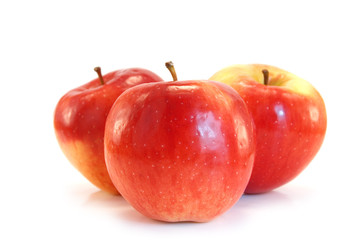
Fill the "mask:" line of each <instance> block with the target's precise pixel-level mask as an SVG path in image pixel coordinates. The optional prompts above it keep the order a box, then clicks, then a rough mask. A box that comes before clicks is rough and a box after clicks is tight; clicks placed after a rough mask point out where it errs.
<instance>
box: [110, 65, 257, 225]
mask: <svg viewBox="0 0 361 240" xmlns="http://www.w3.org/2000/svg"><path fill="white" fill-rule="evenodd" d="M167 66H168V68H170V70H171V72H172V75H173V76H174V80H176V75H175V72H174V69H173V68H172V65H171V63H167ZM104 141H105V159H106V164H107V168H108V171H109V174H110V177H111V179H112V180H113V183H114V185H115V186H116V188H117V189H118V191H119V192H120V193H121V194H122V196H123V197H124V198H125V199H126V200H127V201H128V202H129V203H130V204H131V205H132V206H133V207H134V208H135V209H136V210H138V211H139V212H140V213H142V214H144V215H145V216H148V217H150V218H152V219H156V220H161V221H167V222H179V221H195V222H204V221H209V220H211V219H213V218H214V217H216V216H218V215H220V214H222V213H224V212H225V211H226V210H227V209H229V208H230V207H231V206H232V205H234V204H235V203H236V202H237V200H238V199H239V198H240V197H241V195H242V194H243V192H244V189H245V187H246V185H247V183H248V180H249V177H250V174H251V169H252V166H253V159H254V151H255V143H254V136H253V125H252V120H251V117H250V115H249V113H248V111H247V109H246V105H245V103H244V102H243V100H242V99H241V97H240V96H239V95H238V94H237V92H236V91H234V90H233V89H232V88H231V87H229V86H227V85H225V84H221V83H216V82H211V81H196V80H195V81H173V82H163V83H149V84H143V85H140V86H137V87H134V88H131V89H129V90H127V91H125V92H124V93H123V94H122V95H121V96H120V97H119V98H118V99H117V101H116V102H115V103H114V105H113V107H112V109H111V110H110V113H109V115H108V119H107V122H106V127H105V139H104Z"/></svg>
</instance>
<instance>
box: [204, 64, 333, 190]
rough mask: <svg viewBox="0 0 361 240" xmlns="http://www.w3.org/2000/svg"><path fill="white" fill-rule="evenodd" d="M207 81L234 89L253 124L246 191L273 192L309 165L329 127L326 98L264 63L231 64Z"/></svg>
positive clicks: (301, 80) (294, 78) (293, 77)
mask: <svg viewBox="0 0 361 240" xmlns="http://www.w3.org/2000/svg"><path fill="white" fill-rule="evenodd" d="M210 80H213V81H219V82H222V83H226V84H228V85H230V86H231V87H233V88H234V89H235V90H236V91H237V92H238V93H239V95H240V96H241V97H242V98H243V99H244V101H245V102H246V105H247V107H248V110H249V111H250V113H251V115H252V118H253V121H254V124H255V132H256V156H255V162H254V167H253V171H252V175H251V178H250V182H249V183H248V186H247V188H246V190H245V191H246V193H263V192H268V191H271V190H273V189H275V188H277V187H280V186H282V185H284V184H286V183H287V182H289V181H291V180H292V179H294V178H295V177H296V176H297V175H299V174H300V173H301V172H302V171H303V170H304V169H305V168H306V167H307V166H308V164H309V163H310V162H311V161H312V159H313V158H314V157H315V155H316V154H317V152H318V151H319V149H320V147H321V145H322V142H323V140H324V137H325V133H326V128H327V115H326V107H325V104H324V101H323V99H322V97H321V95H320V94H319V92H318V91H317V90H316V89H315V88H314V87H313V86H312V85H311V84H310V83H309V82H307V81H306V80H304V79H302V78H300V77H298V76H296V75H294V74H292V73H289V72H287V71H285V70H282V69H280V68H277V67H274V66H269V65H264V64H249V65H233V66H230V67H227V68H224V69H222V70H220V71H218V72H217V73H215V74H214V75H213V76H212V77H211V78H210Z"/></svg>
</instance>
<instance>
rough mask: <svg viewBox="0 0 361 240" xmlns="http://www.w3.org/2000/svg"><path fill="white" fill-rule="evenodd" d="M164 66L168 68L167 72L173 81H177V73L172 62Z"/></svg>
mask: <svg viewBox="0 0 361 240" xmlns="http://www.w3.org/2000/svg"><path fill="white" fill-rule="evenodd" d="M165 66H166V67H167V68H168V70H169V72H170V73H171V74H172V78H173V81H174V82H175V81H177V80H178V79H177V73H176V72H175V68H174V64H173V63H172V61H169V62H166V63H165Z"/></svg>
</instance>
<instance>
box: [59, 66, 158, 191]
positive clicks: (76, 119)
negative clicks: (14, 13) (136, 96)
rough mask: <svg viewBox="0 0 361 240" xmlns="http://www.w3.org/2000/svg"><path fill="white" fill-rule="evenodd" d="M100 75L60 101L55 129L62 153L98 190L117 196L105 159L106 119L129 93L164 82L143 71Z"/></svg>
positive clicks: (136, 69) (130, 70)
mask: <svg viewBox="0 0 361 240" xmlns="http://www.w3.org/2000/svg"><path fill="white" fill-rule="evenodd" d="M96 70H97V71H100V69H96ZM99 75H100V78H96V79H94V80H92V81H91V82H89V83H87V84H85V85H83V86H80V87H78V88H75V89H73V90H71V91H69V92H68V93H66V94H65V95H64V96H63V97H62V98H61V99H60V101H59V102H58V104H57V106H56V109H55V115H54V128H55V133H56V137H57V139H58V142H59V145H60V147H61V149H62V151H63V152H64V154H65V156H66V157H67V158H68V159H69V161H70V162H71V163H72V164H73V165H74V166H75V168H77V169H78V170H79V171H80V172H81V173H82V174H83V175H84V176H85V177H86V178H87V179H88V180H89V181H90V182H91V183H93V184H94V185H95V186H97V187H98V188H100V189H102V190H104V191H107V192H109V193H113V194H117V193H118V192H117V190H116V188H115V187H114V185H113V183H112V182H111V179H110V178H109V174H108V172H107V169H106V166H105V160H104V128H105V120H106V118H107V115H108V113H109V110H110V108H111V106H112V105H113V103H114V101H115V100H116V99H117V98H118V97H119V95H120V94H121V93H123V92H124V91H125V90H127V89H129V88H131V87H133V86H137V85H139V84H142V83H149V82H160V81H162V79H161V78H160V77H158V76H157V75H156V74H154V73H152V72H150V71H148V70H145V69H140V68H130V69H124V70H118V71H114V72H111V73H108V74H106V75H104V76H103V77H102V76H101V74H100V72H99ZM102 78H103V79H102ZM101 80H103V82H104V83H102V82H101Z"/></svg>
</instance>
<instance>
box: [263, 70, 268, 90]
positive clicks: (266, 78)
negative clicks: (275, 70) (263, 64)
mask: <svg viewBox="0 0 361 240" xmlns="http://www.w3.org/2000/svg"><path fill="white" fill-rule="evenodd" d="M262 73H263V84H264V85H266V86H267V85H268V80H269V72H268V70H267V69H263V70H262Z"/></svg>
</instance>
